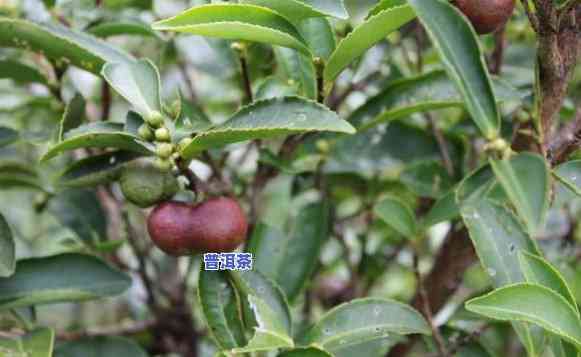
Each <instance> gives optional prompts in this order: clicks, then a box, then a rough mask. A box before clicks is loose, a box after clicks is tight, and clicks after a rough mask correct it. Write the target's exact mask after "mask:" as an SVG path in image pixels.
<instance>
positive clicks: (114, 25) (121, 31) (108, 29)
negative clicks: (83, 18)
mask: <svg viewBox="0 0 581 357" xmlns="http://www.w3.org/2000/svg"><path fill="white" fill-rule="evenodd" d="M87 32H89V33H91V34H93V35H95V36H97V37H103V38H106V37H110V36H119V35H132V36H144V37H155V38H159V36H158V34H157V33H156V32H155V31H153V30H152V29H151V27H149V26H148V25H147V24H144V23H141V22H128V21H120V22H104V23H100V24H98V25H95V26H92V27H90V28H88V29H87Z"/></svg>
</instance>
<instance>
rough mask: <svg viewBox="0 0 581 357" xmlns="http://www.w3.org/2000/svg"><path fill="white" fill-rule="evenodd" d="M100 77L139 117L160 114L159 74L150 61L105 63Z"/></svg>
mask: <svg viewBox="0 0 581 357" xmlns="http://www.w3.org/2000/svg"><path fill="white" fill-rule="evenodd" d="M102 75H103V77H104V78H105V79H106V80H107V82H108V83H109V85H111V87H113V88H114V89H115V90H116V91H117V93H119V94H121V96H123V98H125V99H126V100H127V101H128V102H129V103H131V105H133V107H134V108H135V110H136V111H137V112H138V113H139V114H140V115H141V116H143V117H148V116H150V114H151V113H152V112H158V113H161V112H162V108H161V97H160V95H159V92H160V88H161V82H160V78H159V72H158V70H157V67H155V65H154V64H153V63H152V62H151V61H150V60H148V59H142V60H139V61H135V62H130V63H107V64H105V66H104V67H103V71H102Z"/></svg>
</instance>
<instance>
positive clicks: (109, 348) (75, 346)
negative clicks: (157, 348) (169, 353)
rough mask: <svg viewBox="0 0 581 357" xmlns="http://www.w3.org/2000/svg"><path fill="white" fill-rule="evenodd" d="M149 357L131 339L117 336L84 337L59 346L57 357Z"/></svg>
mask: <svg viewBox="0 0 581 357" xmlns="http://www.w3.org/2000/svg"><path fill="white" fill-rule="evenodd" d="M78 356H83V357H104V356H111V357H113V356H123V357H147V356H148V354H147V353H146V352H145V351H144V350H143V349H142V348H141V347H140V346H139V345H138V344H136V343H135V342H133V341H132V340H130V339H127V338H123V337H116V336H99V337H84V338H81V339H78V340H75V341H71V342H66V343H63V344H62V345H60V346H58V347H57V348H56V351H55V357H78Z"/></svg>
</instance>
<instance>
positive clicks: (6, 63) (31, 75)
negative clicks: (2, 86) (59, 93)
mask: <svg viewBox="0 0 581 357" xmlns="http://www.w3.org/2000/svg"><path fill="white" fill-rule="evenodd" d="M0 78H8V79H12V80H14V81H15V82H18V83H42V84H47V80H46V77H45V76H43V75H42V74H41V73H40V72H39V71H37V70H36V69H35V68H32V67H30V66H27V65H25V64H22V63H20V62H16V61H11V60H0Z"/></svg>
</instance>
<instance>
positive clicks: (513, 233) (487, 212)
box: [461, 199, 539, 287]
mask: <svg viewBox="0 0 581 357" xmlns="http://www.w3.org/2000/svg"><path fill="white" fill-rule="evenodd" d="M461 214H462V219H463V220H464V224H465V225H466V227H468V231H469V233H470V239H471V240H472V243H473V244H474V247H475V248H476V253H477V254H478V257H479V258H480V263H481V264H482V266H483V267H484V269H485V270H486V272H487V273H488V275H489V276H490V278H491V280H492V281H493V282H494V286H496V287H501V286H504V285H507V284H513V283H518V282H522V281H523V280H524V277H523V274H522V272H521V268H520V265H519V262H518V259H517V253H518V252H519V251H524V252H528V253H531V254H539V252H538V249H537V247H536V246H535V244H534V242H533V241H532V240H531V239H530V238H529V237H528V236H527V234H526V233H525V232H524V230H523V227H522V226H521V225H520V223H519V222H518V221H517V219H516V217H514V215H513V214H512V212H511V211H509V210H508V209H507V208H505V207H503V206H500V205H497V204H495V203H492V202H491V201H489V200H487V199H481V200H479V201H477V202H473V203H470V204H467V205H464V206H463V207H462V208H461Z"/></svg>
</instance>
